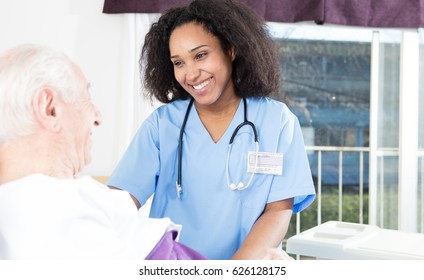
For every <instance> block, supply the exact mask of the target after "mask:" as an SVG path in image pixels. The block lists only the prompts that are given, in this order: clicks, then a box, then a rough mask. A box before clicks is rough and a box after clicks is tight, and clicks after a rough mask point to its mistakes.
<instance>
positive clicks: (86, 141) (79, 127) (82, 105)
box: [64, 66, 102, 174]
mask: <svg viewBox="0 0 424 280" xmlns="http://www.w3.org/2000/svg"><path fill="white" fill-rule="evenodd" d="M75 67H76V70H77V74H78V77H79V79H80V81H81V83H82V85H83V87H82V88H83V90H82V91H81V92H80V95H79V97H78V98H77V100H76V102H73V103H68V104H66V105H65V108H66V109H65V111H66V112H64V113H65V114H64V128H65V131H64V135H65V138H66V140H65V141H66V146H67V147H68V149H69V151H68V153H67V154H68V157H69V159H70V160H71V162H72V164H73V169H74V173H75V174H76V173H78V172H79V171H81V170H82V169H83V168H84V166H86V165H87V164H89V163H90V162H91V134H92V132H93V128H94V127H95V126H98V125H100V124H101V122H102V117H101V114H100V112H99V110H98V109H97V107H96V106H95V105H94V104H93V103H92V101H91V97H90V93H89V91H88V90H89V83H88V82H87V79H86V78H85V76H84V74H83V73H82V72H81V70H80V69H79V68H78V67H77V66H75Z"/></svg>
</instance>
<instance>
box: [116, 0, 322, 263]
mask: <svg viewBox="0 0 424 280" xmlns="http://www.w3.org/2000/svg"><path fill="white" fill-rule="evenodd" d="M140 64H141V67H142V69H143V74H144V82H145V87H146V89H147V90H148V95H149V96H150V97H152V98H157V99H158V100H159V101H161V102H162V103H164V105H163V106H161V107H159V108H158V109H156V111H154V112H153V113H152V114H151V115H150V116H149V117H148V118H147V119H146V120H145V121H144V122H143V124H142V125H141V127H140V129H139V130H138V132H137V134H136V135H135V136H134V138H133V140H132V141H131V143H130V145H129V147H128V149H127V151H126V152H125V154H124V155H123V157H122V159H121V161H120V163H119V164H118V166H117V167H116V169H115V171H114V172H113V174H112V176H111V178H110V180H109V182H108V185H109V186H110V187H113V188H119V189H123V190H126V191H128V192H129V193H131V195H132V197H133V200H134V202H135V203H136V205H137V206H138V207H140V206H141V205H143V204H144V203H145V202H146V200H147V199H148V198H149V197H150V196H151V195H153V194H154V196H153V201H152V207H151V212H150V216H151V217H169V218H171V219H172V220H173V221H174V222H176V223H179V224H182V225H183V229H182V231H181V237H180V240H179V241H180V242H181V243H183V244H186V245H188V246H190V247H192V248H194V249H196V250H197V251H199V252H201V253H202V254H204V255H205V256H206V257H208V258H209V259H260V258H262V257H263V256H264V255H265V254H266V252H267V250H268V249H269V248H277V247H278V245H279V244H280V243H281V241H282V240H283V239H284V236H285V234H286V232H287V228H288V226H289V222H290V218H291V216H292V214H293V213H298V212H300V211H302V210H303V209H305V208H306V207H308V206H309V205H310V204H311V203H312V202H313V200H314V198H315V190H314V186H313V182H312V176H311V173H310V168H309V164H308V160H307V156H306V152H305V148H304V142H303V137H302V133H301V129H300V125H299V122H298V120H297V118H296V116H295V115H294V114H293V113H292V112H290V111H289V109H288V108H287V106H286V105H285V104H284V103H282V102H279V101H276V100H274V99H271V98H270V97H268V96H270V95H272V94H276V93H277V92H278V91H279V87H280V76H279V64H278V55H277V52H276V49H275V45H274V42H273V40H272V38H270V37H269V35H268V33H267V30H266V26H265V23H264V21H263V19H262V18H260V17H259V16H258V15H257V14H256V13H255V12H253V11H252V10H251V9H250V8H248V7H247V6H245V5H243V4H240V3H238V2H236V1H231V0H218V1H217V0H215V1H210V0H195V1H192V2H191V4H189V5H187V6H183V7H177V8H172V9H170V10H168V11H167V12H165V13H164V14H163V15H162V16H161V17H160V18H159V20H158V22H156V23H154V24H153V25H152V26H151V28H150V31H149V32H148V34H147V35H146V38H145V43H144V45H143V49H142V54H141V59H140Z"/></svg>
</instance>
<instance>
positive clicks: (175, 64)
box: [172, 60, 183, 67]
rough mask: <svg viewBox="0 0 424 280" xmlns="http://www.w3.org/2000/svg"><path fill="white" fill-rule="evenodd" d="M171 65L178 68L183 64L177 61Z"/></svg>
mask: <svg viewBox="0 0 424 280" xmlns="http://www.w3.org/2000/svg"><path fill="white" fill-rule="evenodd" d="M172 64H173V65H174V67H180V66H181V65H183V63H182V62H181V61H179V60H175V61H173V62H172Z"/></svg>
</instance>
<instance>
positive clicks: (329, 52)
mask: <svg viewBox="0 0 424 280" xmlns="http://www.w3.org/2000/svg"><path fill="white" fill-rule="evenodd" d="M268 25H269V29H270V31H271V33H272V35H273V36H274V38H275V40H276V41H277V43H278V44H279V49H280V54H281V57H280V65H281V71H282V89H283V90H282V92H280V93H279V97H278V98H280V99H281V100H283V101H285V102H286V103H287V104H288V106H289V107H290V108H291V109H292V111H293V112H294V113H295V114H296V115H297V116H298V118H299V121H300V123H301V126H302V129H303V133H304V138H305V143H306V145H307V150H308V156H309V160H310V164H311V171H312V174H313V177H314V180H315V183H316V188H317V192H318V196H317V200H316V202H315V204H316V205H315V207H314V206H312V207H310V208H308V209H307V210H306V211H304V213H302V214H301V215H300V217H298V218H300V221H299V219H298V220H297V221H296V223H297V231H303V230H305V229H307V228H310V227H312V226H315V225H316V224H317V223H322V222H325V221H327V220H343V221H349V222H360V223H370V224H376V225H378V226H380V227H383V228H391V229H404V230H409V231H420V232H423V228H424V222H423V217H424V212H423V206H422V205H423V204H424V183H423V181H424V179H423V178H422V174H424V173H423V172H424V160H423V158H424V154H423V155H422V156H421V155H420V153H422V151H423V147H424V144H423V143H424V139H423V134H424V133H423V132H422V131H424V130H423V129H418V128H419V127H420V128H423V126H424V117H423V115H424V113H422V110H418V108H417V109H416V110H410V109H407V108H409V107H411V104H412V106H414V105H413V104H419V106H420V107H421V108H422V107H423V106H424V105H423V104H424V101H423V100H424V98H423V97H422V96H423V93H421V95H420V99H419V102H418V93H417V94H416V96H415V95H414V94H411V93H413V92H414V87H413V85H416V89H418V75H416V76H415V75H414V72H415V73H418V70H419V69H418V62H416V65H414V61H417V57H418V51H417V52H414V50H415V49H417V50H418V39H416V40H415V39H414V38H418V32H417V31H416V30H393V29H383V30H373V29H371V28H352V27H342V26H317V25H308V24H281V23H269V24H268ZM408 36H409V37H408ZM414 54H416V55H415V56H414ZM421 60H422V59H421ZM420 67H421V68H423V67H424V63H421V64H420ZM402 69H404V70H403V71H402ZM414 69H415V70H414ZM423 69H424V68H423ZM411 74H412V75H411ZM411 86H412V87H411ZM420 89H421V92H422V91H423V86H421V87H420ZM417 92H418V90H417ZM408 104H409V105H408ZM408 106H409V107H408ZM414 112H415V113H414ZM418 112H420V114H418ZM418 121H419V124H418ZM409 124H411V125H409ZM414 124H416V125H414ZM418 131H420V132H419V133H418ZM411 136H412V137H411ZM414 137H415V138H418V137H419V140H420V141H419V148H420V149H418V146H417V144H415V146H414V141H413V139H414ZM410 138H412V139H410ZM414 147H415V149H414ZM417 155H418V156H417ZM411 159H412V160H411ZM411 162H412V164H411ZM413 162H416V163H413ZM414 170H415V171H414ZM414 172H415V173H414ZM411 174H415V177H416V178H415V180H414V178H413V177H414V176H412V177H411ZM405 178H406V179H405ZM411 178H412V179H411ZM418 183H419V184H418ZM411 193H412V194H411ZM411 198H412V200H411ZM405 202H408V205H405ZM289 234H290V233H289Z"/></svg>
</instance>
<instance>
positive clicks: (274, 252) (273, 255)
mask: <svg viewBox="0 0 424 280" xmlns="http://www.w3.org/2000/svg"><path fill="white" fill-rule="evenodd" d="M262 259H263V260H294V259H293V258H292V257H290V256H289V255H288V254H287V253H286V251H284V250H282V249H280V248H268V249H266V251H265V253H264V255H263V256H262Z"/></svg>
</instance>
